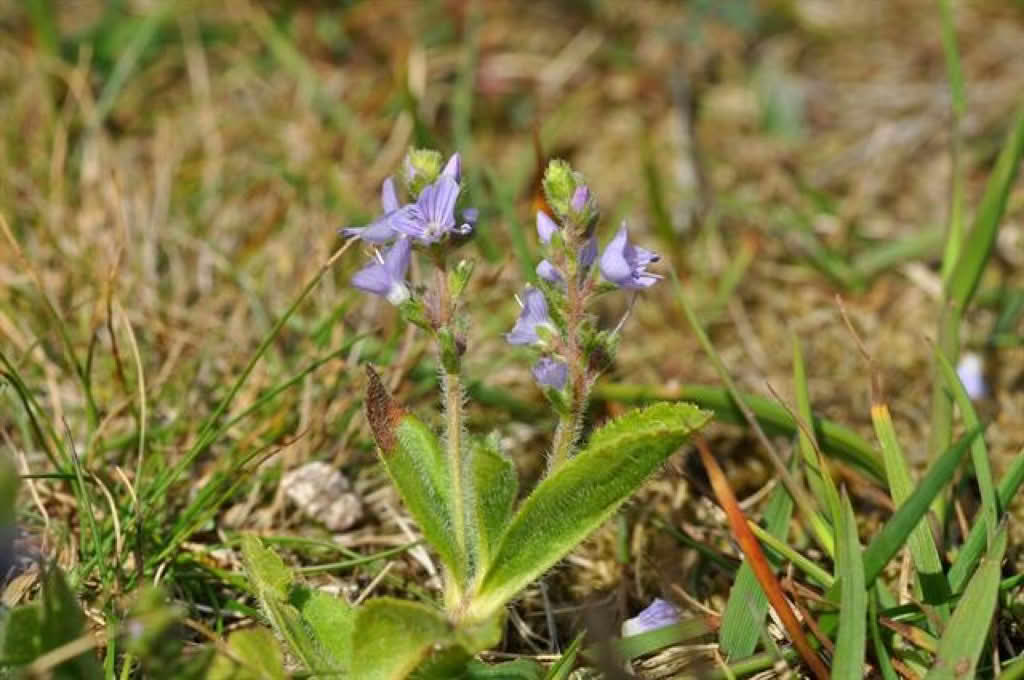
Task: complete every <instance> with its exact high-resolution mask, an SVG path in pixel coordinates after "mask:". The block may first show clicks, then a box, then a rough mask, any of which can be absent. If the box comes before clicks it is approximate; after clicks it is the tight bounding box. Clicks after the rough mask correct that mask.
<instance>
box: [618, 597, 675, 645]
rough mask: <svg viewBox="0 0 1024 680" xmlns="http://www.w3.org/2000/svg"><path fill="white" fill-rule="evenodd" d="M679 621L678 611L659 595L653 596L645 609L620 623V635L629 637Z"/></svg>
mask: <svg viewBox="0 0 1024 680" xmlns="http://www.w3.org/2000/svg"><path fill="white" fill-rule="evenodd" d="M675 623H679V611H678V610H677V609H676V608H675V607H674V606H672V604H671V603H669V602H666V601H665V600H663V599H661V598H660V597H658V598H655V599H654V601H653V602H651V604H650V606H648V607H647V609H645V610H643V611H642V612H640V613H639V614H637V615H636V616H634V617H633V618H631V619H627V620H626V621H624V622H623V624H622V637H630V636H632V635H639V634H640V633H646V632H647V631H649V630H656V629H658V628H664V627H665V626H671V625H672V624H675Z"/></svg>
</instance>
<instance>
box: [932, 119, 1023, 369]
mask: <svg viewBox="0 0 1024 680" xmlns="http://www.w3.org/2000/svg"><path fill="white" fill-rule="evenodd" d="M1022 155H1024V107H1022V108H1021V109H1020V110H1019V111H1018V112H1017V115H1016V117H1015V118H1014V121H1013V123H1012V124H1011V127H1010V133H1009V135H1008V137H1007V139H1006V142H1005V143H1004V144H1003V148H1002V150H1001V151H1000V152H999V158H998V159H997V160H996V167H995V169H994V170H993V171H992V175H991V177H989V180H988V183H987V184H986V186H985V195H984V196H983V197H982V199H981V205H980V206H979V207H978V214H977V216H976V217H975V218H974V225H973V226H972V227H971V233H970V236H969V237H968V238H967V239H966V240H965V241H964V249H963V252H962V253H961V255H960V258H959V259H958V260H957V263H956V268H955V269H954V270H953V274H952V278H951V279H950V282H949V299H950V301H951V302H952V303H953V305H954V306H955V307H956V308H958V309H960V310H961V311H963V310H966V309H967V306H968V305H969V304H970V302H971V299H972V298H973V296H974V292H975V291H976V290H977V288H978V283H979V282H980V281H981V275H982V273H983V272H984V270H985V265H986V264H987V263H988V258H989V254H990V253H991V252H992V246H993V245H994V244H995V240H996V234H997V233H998V231H999V223H1000V221H1001V220H1002V219H1003V215H1004V213H1005V212H1006V202H1007V199H1008V198H1009V195H1010V190H1011V189H1012V188H1013V185H1014V181H1015V180H1016V178H1017V172H1018V170H1019V169H1020V161H1021V156H1022ZM949 359H950V360H951V361H952V360H953V359H955V357H949Z"/></svg>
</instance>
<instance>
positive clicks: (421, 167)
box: [402, 149, 444, 199]
mask: <svg viewBox="0 0 1024 680" xmlns="http://www.w3.org/2000/svg"><path fill="white" fill-rule="evenodd" d="M443 161H444V158H443V157H442V156H441V154H440V152H438V151H434V150H433V149H410V150H409V153H407V154H406V155H405V161H403V162H402V183H403V184H404V185H405V189H406V191H407V192H408V194H409V195H410V196H412V197H413V199H415V198H418V197H419V195H420V192H421V191H423V187H425V186H427V185H428V184H433V183H434V182H435V181H436V180H437V177H438V175H440V174H441V164H442V162H443Z"/></svg>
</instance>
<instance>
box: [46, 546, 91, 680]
mask: <svg viewBox="0 0 1024 680" xmlns="http://www.w3.org/2000/svg"><path fill="white" fill-rule="evenodd" d="M41 631H42V639H43V647H42V650H41V651H42V652H43V653H45V652H49V651H51V650H54V649H57V648H58V647H60V646H62V645H64V644H67V643H69V642H73V641H75V640H77V639H78V638H80V637H81V636H82V635H85V634H87V633H86V628H85V615H84V614H83V613H82V610H81V608H80V607H79V606H78V598H77V597H75V594H74V593H73V592H72V591H71V588H69V587H68V583H67V581H66V580H64V573H63V572H62V571H61V570H60V569H59V568H58V567H57V566H56V565H51V566H50V567H49V568H48V569H47V570H46V574H45V576H44V577H43V609H42V627H41ZM52 677H53V678H55V679H56V680H61V679H62V678H67V679H68V680H92V679H94V678H95V680H99V678H100V677H101V670H100V665H99V662H98V661H97V660H96V656H95V655H94V654H93V652H92V650H86V651H84V652H82V653H81V654H79V655H78V656H75V657H73V658H71V659H68V660H67V661H64V662H62V663H60V664H59V665H58V666H57V667H56V668H54V669H53V675H52Z"/></svg>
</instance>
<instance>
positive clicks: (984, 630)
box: [925, 526, 1006, 680]
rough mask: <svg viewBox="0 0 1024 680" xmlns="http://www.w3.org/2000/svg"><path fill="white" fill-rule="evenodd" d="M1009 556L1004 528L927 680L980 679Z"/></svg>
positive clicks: (945, 637)
mask: <svg viewBox="0 0 1024 680" xmlns="http://www.w3.org/2000/svg"><path fill="white" fill-rule="evenodd" d="M1005 552H1006V527H1005V526H1003V527H1000V529H999V531H998V532H997V533H996V537H995V539H994V540H993V542H992V547H991V548H990V549H989V551H988V554H987V555H986V556H985V559H984V560H982V563H981V566H980V567H978V571H977V572H976V573H975V574H974V577H973V578H971V582H970V583H969V584H968V585H967V590H965V591H964V596H963V598H962V599H961V600H960V604H959V605H957V608H956V611H955V612H953V616H952V618H950V620H949V625H948V626H947V627H946V630H945V631H944V632H943V634H942V638H941V639H940V640H939V650H938V653H937V654H936V657H935V665H934V666H932V668H931V670H930V671H928V675H926V676H925V680H959V679H960V678H973V677H976V674H975V671H976V669H977V667H978V658H979V657H980V656H981V652H982V650H983V649H984V648H985V640H986V638H988V631H989V628H990V627H991V623H992V617H993V615H994V614H995V610H996V603H997V595H998V594H999V573H1000V569H1001V567H1000V565H1001V563H1002V561H1003V554H1004V553H1005Z"/></svg>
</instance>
